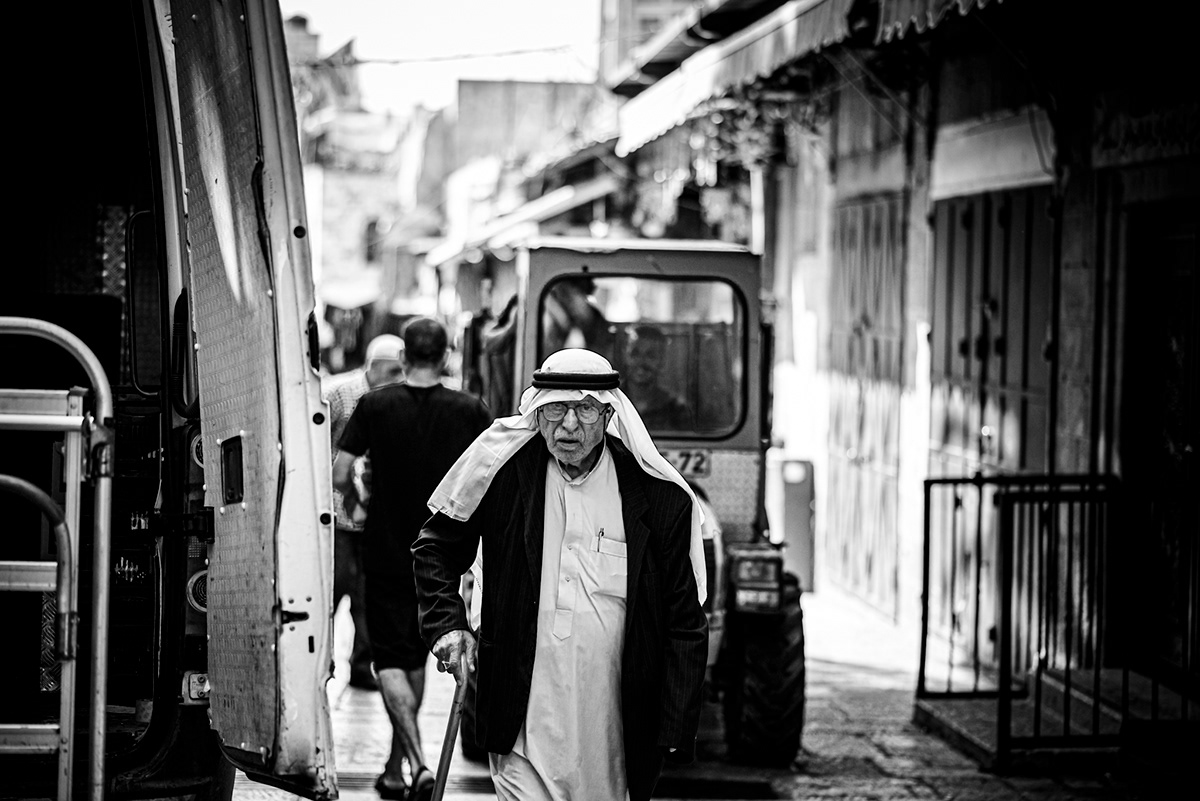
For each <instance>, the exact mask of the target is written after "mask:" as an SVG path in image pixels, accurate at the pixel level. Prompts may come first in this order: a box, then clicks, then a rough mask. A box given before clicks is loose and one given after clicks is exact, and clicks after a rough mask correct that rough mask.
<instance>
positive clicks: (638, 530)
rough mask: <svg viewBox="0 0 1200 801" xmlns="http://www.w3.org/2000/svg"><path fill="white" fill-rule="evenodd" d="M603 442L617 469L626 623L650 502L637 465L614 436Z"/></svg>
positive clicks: (633, 599) (640, 562)
mask: <svg viewBox="0 0 1200 801" xmlns="http://www.w3.org/2000/svg"><path fill="white" fill-rule="evenodd" d="M607 442H608V448H609V452H610V453H611V454H612V457H613V465H614V466H615V467H616V469H617V486H619V487H620V489H621V519H622V521H623V522H624V523H625V548H626V551H625V553H626V557H627V558H628V559H629V562H628V564H627V565H626V568H627V570H628V578H627V580H626V593H625V595H626V598H625V621H626V624H628V622H629V621H630V620H632V619H633V616H632V613H633V610H634V607H635V606H636V605H637V601H638V598H637V593H636V588H637V586H638V575H639V574H640V573H641V572H642V566H643V565H644V564H645V562H646V546H647V545H648V544H649V542H650V529H649V528H647V527H646V524H645V523H644V522H642V517H643V516H644V515H645V513H646V510H647V509H649V508H650V502H649V501H648V500H647V498H646V483H645V478H646V474H645V473H643V472H642V469H641V468H640V467H638V464H637V462H636V461H635V460H634V458H633V456H632V455H631V454H630V453H629V450H628V449H627V448H626V447H625V445H624V444H623V443H622V442H621V441H620V440H619V439H616V438H615V437H611V436H610V437H608V439H607Z"/></svg>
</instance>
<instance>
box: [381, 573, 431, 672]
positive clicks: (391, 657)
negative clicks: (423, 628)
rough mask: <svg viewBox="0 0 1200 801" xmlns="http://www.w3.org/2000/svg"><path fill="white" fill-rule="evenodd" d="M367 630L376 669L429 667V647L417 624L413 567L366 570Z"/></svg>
mask: <svg viewBox="0 0 1200 801" xmlns="http://www.w3.org/2000/svg"><path fill="white" fill-rule="evenodd" d="M366 573H367V575H366V585H367V586H366V596H367V598H366V600H367V631H369V632H371V658H372V661H373V662H374V663H375V670H376V671H380V670H386V669H388V668H400V669H401V670H417V669H418V668H423V667H425V661H426V660H427V659H428V658H429V649H428V648H426V647H425V641H424V640H422V639H421V632H420V630H419V629H418V627H417V587H416V581H415V580H414V579H413V574H412V570H411V568H410V569H409V570H406V571H405V570H401V571H390V570H389V571H382V570H371V569H370V567H368V568H367V571H366Z"/></svg>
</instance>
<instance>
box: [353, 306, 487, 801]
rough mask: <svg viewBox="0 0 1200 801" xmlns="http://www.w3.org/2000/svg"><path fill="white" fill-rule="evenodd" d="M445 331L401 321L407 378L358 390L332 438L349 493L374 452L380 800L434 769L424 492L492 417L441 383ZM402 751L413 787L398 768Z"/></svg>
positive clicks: (371, 589) (417, 792)
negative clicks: (416, 546) (417, 571)
mask: <svg viewBox="0 0 1200 801" xmlns="http://www.w3.org/2000/svg"><path fill="white" fill-rule="evenodd" d="M446 348H447V337H446V329H445V328H444V327H443V326H442V324H441V323H439V322H438V321H436V320H434V319H431V318H427V317H423V318H418V319H415V320H413V321H411V322H410V323H409V324H408V325H407V326H406V327H405V329H404V353H403V356H402V358H403V360H404V362H405V374H406V381H405V383H403V384H397V385H393V386H388V387H381V388H379V389H375V390H372V391H370V392H368V393H367V394H366V395H364V396H363V398H362V400H360V401H359V402H358V406H357V407H356V408H355V410H354V414H353V415H352V416H351V417H350V421H349V422H348V423H347V424H346V429H345V431H343V432H342V436H341V439H340V441H339V442H338V448H339V453H338V457H337V461H335V462H334V465H333V483H334V486H335V487H337V488H338V489H340V490H341V491H342V492H344V493H349V494H351V495H352V494H353V493H354V492H355V488H354V483H353V480H352V475H351V471H352V468H353V464H354V459H355V457H357V456H362V455H364V454H368V453H369V454H370V457H371V469H372V478H371V485H372V489H371V501H370V511H369V514H368V515H367V523H366V532H365V533H366V560H365V566H366V570H365V572H366V607H367V628H368V630H369V631H370V632H371V653H372V656H373V657H374V664H375V672H376V673H377V674H378V676H379V686H380V690H381V691H382V693H383V700H384V705H385V706H386V707H387V711H388V717H389V718H390V719H391V722H392V748H391V753H390V755H389V757H388V761H387V764H386V766H385V768H384V772H383V774H381V775H380V777H379V779H378V780H377V782H376V789H377V790H378V791H379V794H380V796H382V797H383V798H418V799H425V798H428V797H429V795H430V794H431V793H432V791H433V784H434V777H433V774H432V772H431V771H430V770H429V768H428V767H427V766H426V765H425V761H424V758H423V757H422V751H421V735H420V731H419V730H418V728H417V711H418V710H419V709H420V706H421V699H422V697H423V695H424V692H425V662H426V660H427V658H428V657H429V650H428V649H427V648H426V646H425V643H424V641H423V640H422V638H421V636H420V633H419V631H418V628H417V596H416V586H415V583H414V579H413V562H412V550H411V548H412V544H413V542H414V541H415V540H416V538H417V535H418V534H419V533H420V531H421V526H422V525H424V523H425V521H426V520H428V519H429V515H430V513H429V507H428V506H426V504H427V502H428V501H429V496H430V495H431V494H433V490H434V488H435V487H437V485H438V482H440V481H441V480H442V477H443V476H444V475H445V474H446V472H447V471H448V470H449V469H450V467H451V466H452V465H453V464H454V462H455V461H456V460H457V459H458V457H459V456H460V455H461V454H462V452H463V451H464V450H466V448H467V446H468V445H470V444H471V443H472V442H473V441H474V440H475V437H476V436H478V435H479V433H480V432H481V431H483V430H484V429H485V428H487V427H488V425H489V424H490V423H491V421H492V416H491V414H490V413H489V412H488V410H487V407H486V406H484V405H483V403H482V402H480V401H479V400H478V399H477V398H475V397H474V396H472V395H468V394H466V393H465V392H457V391H455V390H452V389H447V388H446V387H443V386H442V385H441V383H440V376H441V371H442V368H443V367H444V366H445V363H446ZM405 758H407V759H408V763H409V768H410V775H411V778H412V788H413V791H412V793H411V795H406V785H405V781H404V777H403V774H402V765H403V761H404V759H405Z"/></svg>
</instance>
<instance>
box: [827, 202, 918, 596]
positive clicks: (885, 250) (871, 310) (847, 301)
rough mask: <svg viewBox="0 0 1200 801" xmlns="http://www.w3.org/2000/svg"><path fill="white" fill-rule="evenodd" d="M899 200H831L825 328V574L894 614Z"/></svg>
mask: <svg viewBox="0 0 1200 801" xmlns="http://www.w3.org/2000/svg"><path fill="white" fill-rule="evenodd" d="M904 208H905V204H904V198H903V196H902V195H895V194H894V195H887V196H884V197H878V198H871V199H867V200H862V199H856V200H853V201H849V202H845V203H841V204H839V205H838V207H837V209H836V212H835V219H834V245H833V251H834V252H833V264H834V267H833V277H832V285H831V293H832V294H831V298H830V300H831V302H830V311H831V315H830V316H831V330H830V398H829V402H830V420H829V502H828V506H827V508H828V510H829V511H828V517H829V524H828V527H827V529H826V539H825V561H826V563H827V564H828V565H829V570H830V574H831V576H830V577H831V579H832V580H833V581H834V582H836V583H837V584H839V585H840V586H842V587H843V588H845V589H847V590H849V591H850V592H852V593H854V594H855V595H857V596H859V597H861V598H862V599H864V600H865V601H867V602H868V603H870V604H871V605H873V606H875V607H877V608H878V609H880V610H881V611H883V612H885V613H886V614H888V615H891V616H892V617H895V616H896V614H897V584H898V580H899V577H898V572H897V571H898V560H899V556H898V554H899V542H898V526H897V497H898V495H897V492H898V488H897V478H898V475H899V468H900V455H899V454H900V390H901V382H902V371H901V367H902V364H901V360H902V354H903V338H902V335H903V330H904V325H903V321H904V257H905V254H904V219H905V218H904Z"/></svg>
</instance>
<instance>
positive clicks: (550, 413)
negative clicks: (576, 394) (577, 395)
mask: <svg viewBox="0 0 1200 801" xmlns="http://www.w3.org/2000/svg"><path fill="white" fill-rule="evenodd" d="M541 408H542V416H544V417H545V418H546V419H547V420H549V421H550V422H551V423H557V422H558V421H559V420H562V419H563V418H564V417H566V416H567V411H568V410H571V411H573V412H575V416H576V417H577V418H578V419H579V422H581V423H588V424H591V423H594V422H596V421H597V420H599V419H600V413H601V412H603V411H604V407H602V406H592V405H591V404H589V403H547V404H546V405H545V406H543V407H541Z"/></svg>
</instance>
